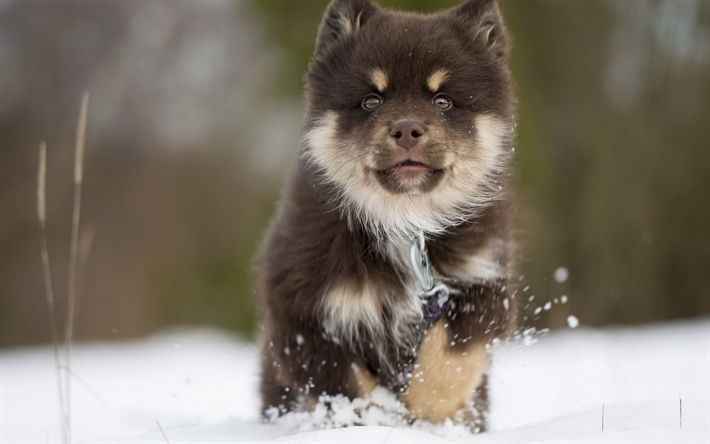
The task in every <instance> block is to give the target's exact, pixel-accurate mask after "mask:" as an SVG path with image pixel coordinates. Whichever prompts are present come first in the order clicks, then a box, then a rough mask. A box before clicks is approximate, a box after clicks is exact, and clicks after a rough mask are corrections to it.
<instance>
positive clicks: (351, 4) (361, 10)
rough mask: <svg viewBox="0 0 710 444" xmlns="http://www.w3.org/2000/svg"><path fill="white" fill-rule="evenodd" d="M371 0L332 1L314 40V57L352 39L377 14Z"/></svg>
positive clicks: (377, 10) (376, 7)
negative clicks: (336, 44)
mask: <svg viewBox="0 0 710 444" xmlns="http://www.w3.org/2000/svg"><path fill="white" fill-rule="evenodd" d="M379 11H380V7H379V6H377V5H376V4H374V3H373V2H372V1H371V0H333V1H331V2H330V5H328V9H327V10H326V11H325V15H323V21H321V24H320V27H319V28H318V38H317V39H316V55H318V54H323V53H325V52H326V51H328V49H329V48H330V47H331V46H333V44H335V43H338V42H340V41H342V40H345V39H347V38H350V37H353V36H355V35H357V33H358V32H360V29H361V28H362V27H363V26H364V25H365V24H366V23H367V22H368V21H369V20H370V19H371V18H372V17H373V16H374V15H375V14H377V13H378V12H379Z"/></svg>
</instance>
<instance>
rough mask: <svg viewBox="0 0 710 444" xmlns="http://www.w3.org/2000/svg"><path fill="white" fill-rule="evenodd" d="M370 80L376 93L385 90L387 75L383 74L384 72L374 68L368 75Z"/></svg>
mask: <svg viewBox="0 0 710 444" xmlns="http://www.w3.org/2000/svg"><path fill="white" fill-rule="evenodd" d="M370 80H371V81H372V84H373V85H375V88H377V91H379V92H383V91H384V90H385V89H387V74H385V72H384V71H382V70H381V69H380V68H376V69H374V70H373V71H372V73H371V74H370Z"/></svg>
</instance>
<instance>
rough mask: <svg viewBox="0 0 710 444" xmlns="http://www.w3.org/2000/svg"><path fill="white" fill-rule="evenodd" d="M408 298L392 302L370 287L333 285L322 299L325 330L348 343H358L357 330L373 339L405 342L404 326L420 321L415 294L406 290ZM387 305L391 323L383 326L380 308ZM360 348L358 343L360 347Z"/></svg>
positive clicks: (358, 333) (419, 306) (419, 307)
mask: <svg viewBox="0 0 710 444" xmlns="http://www.w3.org/2000/svg"><path fill="white" fill-rule="evenodd" d="M407 295H408V296H409V297H407V298H405V299H401V300H399V301H398V302H392V300H391V299H390V298H389V297H387V295H386V294H380V293H378V291H377V289H376V288H374V287H373V286H372V285H369V284H365V285H363V286H362V288H357V286H354V285H347V284H345V285H336V286H335V287H333V288H332V289H331V290H329V291H328V292H327V294H326V295H325V297H324V298H323V305H322V309H323V311H324V312H325V315H326V319H327V320H328V321H327V325H326V330H327V331H329V333H331V334H333V335H334V338H335V339H337V340H344V341H346V342H348V343H350V344H360V343H361V341H360V327H364V328H365V329H366V330H368V331H370V332H371V333H373V334H374V335H375V336H380V337H389V338H391V339H393V340H395V341H397V342H400V343H405V342H406V341H407V339H411V338H408V336H411V335H408V334H407V333H408V330H407V327H408V326H409V325H412V324H414V323H416V322H418V321H419V320H421V318H422V312H421V305H420V303H419V299H418V298H417V297H416V294H415V293H414V292H411V291H407ZM385 306H387V307H388V309H389V311H390V313H392V321H391V323H390V324H387V325H385V323H384V318H383V313H384V311H383V309H384V307H385ZM360 345H362V344H360Z"/></svg>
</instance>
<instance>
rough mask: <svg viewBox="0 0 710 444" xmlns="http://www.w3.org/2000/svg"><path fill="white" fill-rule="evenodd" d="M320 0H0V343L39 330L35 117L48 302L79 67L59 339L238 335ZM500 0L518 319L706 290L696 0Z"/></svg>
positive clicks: (629, 316) (292, 131) (401, 4)
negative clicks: (205, 329) (77, 244)
mask: <svg viewBox="0 0 710 444" xmlns="http://www.w3.org/2000/svg"><path fill="white" fill-rule="evenodd" d="M327 3H328V2H327V1H326V0H300V1H292V0H269V1H248V0H247V1H238V2H226V1H215V2H212V1H209V2H208V1H192V2H190V1H187V2H158V1H146V2H140V1H139V2H89V1H67V2H64V1H51V2H50V1H45V2H23V1H6V0H2V1H0V346H13V345H20V344H32V343H43V342H48V341H49V340H50V333H49V327H48V321H47V315H48V313H47V308H46V302H45V293H44V286H43V281H42V268H41V260H40V243H39V234H38V226H37V220H36V201H35V199H36V198H35V190H36V171H37V159H38V146H39V143H40V141H43V140H44V141H46V142H47V145H48V191H47V193H48V196H47V199H48V241H49V254H50V261H51V266H52V272H53V279H54V284H55V295H56V298H57V304H58V315H59V317H60V318H63V314H64V310H65V309H66V287H67V278H66V276H67V270H68V256H69V239H70V227H71V206H72V174H73V173H72V164H73V146H74V138H75V128H76V119H77V116H78V113H79V104H80V100H81V94H82V92H83V91H84V90H88V91H90V93H91V99H90V103H89V114H88V116H89V117H88V130H87V155H86V161H85V180H84V191H83V203H82V204H83V208H82V211H83V213H82V230H83V231H84V232H92V233H94V236H93V243H92V247H91V250H90V255H89V256H88V259H87V261H86V267H85V270H84V272H83V273H82V274H83V278H82V285H81V292H80V294H81V300H80V305H79V313H78V320H77V327H76V332H77V333H76V334H77V337H78V339H79V340H92V339H109V338H128V337H135V336H139V335H144V334H147V333H150V332H152V331H154V330H156V329H159V328H161V327H164V326H169V325H212V326H217V327H221V328H225V329H229V330H232V331H235V332H238V333H240V334H242V335H244V336H246V337H253V336H254V332H255V331H256V326H257V317H256V314H255V311H254V302H253V292H252V290H251V282H252V274H251V269H250V266H251V260H252V257H253V255H254V253H255V251H256V249H257V247H258V245H259V242H260V239H261V237H262V235H263V233H264V231H265V228H266V226H267V224H268V221H269V219H270V218H271V217H272V215H273V214H274V210H275V204H276V202H277V200H278V196H279V192H280V191H279V190H280V188H281V186H282V184H283V182H284V179H285V177H286V175H287V173H288V170H289V168H290V166H291V165H292V163H293V160H294V158H295V154H296V151H297V149H298V145H299V144H298V140H299V137H300V127H301V119H302V113H303V109H304V102H303V91H302V90H303V84H302V78H303V75H304V73H305V71H306V67H307V64H308V61H309V59H310V57H311V54H312V51H313V45H314V40H315V37H316V30H317V26H318V23H319V21H320V17H321V14H322V13H323V10H324V8H325V6H326V5H327ZM379 3H380V4H382V5H386V6H391V7H396V8H401V9H407V10H416V11H433V10H437V9H442V8H445V7H450V6H454V5H456V4H458V3H459V2H458V1H443V0H430V1H424V0H421V1H394V0H392V1H385V0H382V1H380V2H379ZM500 3H501V7H502V9H503V13H504V16H505V18H506V21H507V24H508V27H509V29H510V32H511V34H512V36H513V39H514V49H513V51H512V55H511V60H510V66H511V69H512V71H513V74H514V77H515V79H516V81H517V88H518V95H519V99H520V103H519V108H518V115H517V122H518V142H517V145H516V151H515V152H516V158H515V162H516V167H517V170H518V172H519V179H518V185H519V191H520V197H521V201H522V206H521V210H520V215H521V217H520V229H521V233H522V236H521V237H522V239H523V240H524V242H523V250H522V269H521V270H520V274H519V275H516V277H519V278H520V283H521V288H526V287H527V290H526V291H525V293H524V294H525V299H526V301H527V300H528V299H529V298H530V296H534V298H533V299H532V301H530V303H529V305H528V306H527V307H526V308H525V310H524V313H523V314H522V315H523V317H524V321H523V323H524V325H535V326H545V327H551V328H555V327H560V326H563V325H566V319H567V316H568V315H570V314H574V315H575V316H576V317H578V318H579V320H580V322H581V323H582V324H586V325H606V324H618V323H625V324H626V323H628V324H634V323H645V322H652V321H661V320H668V319H677V318H684V317H697V316H701V315H707V314H708V313H710V2H708V1H707V0H705V1H694V0H689V1H684V0H658V1H651V0H638V1H596V0H589V1H586V0H579V1H574V2H560V1H548V0H530V1H525V2H522V1H514V0H509V1H507V0H501V1H500ZM563 295H564V296H566V298H565V299H567V303H566V304H562V302H561V300H562V299H563V298H562V296H563ZM555 301H559V303H554V302H555ZM547 302H553V304H552V308H551V309H549V310H545V309H539V308H540V307H544V305H545V304H546V303H547Z"/></svg>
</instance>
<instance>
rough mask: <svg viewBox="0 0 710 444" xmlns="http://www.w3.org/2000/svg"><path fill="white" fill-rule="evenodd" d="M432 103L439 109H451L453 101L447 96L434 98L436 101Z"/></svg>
mask: <svg viewBox="0 0 710 444" xmlns="http://www.w3.org/2000/svg"><path fill="white" fill-rule="evenodd" d="M431 103H432V104H434V106H435V107H437V108H439V109H449V108H451V105H452V103H451V99H449V98H448V97H446V96H436V97H434V100H432V101H431Z"/></svg>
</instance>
